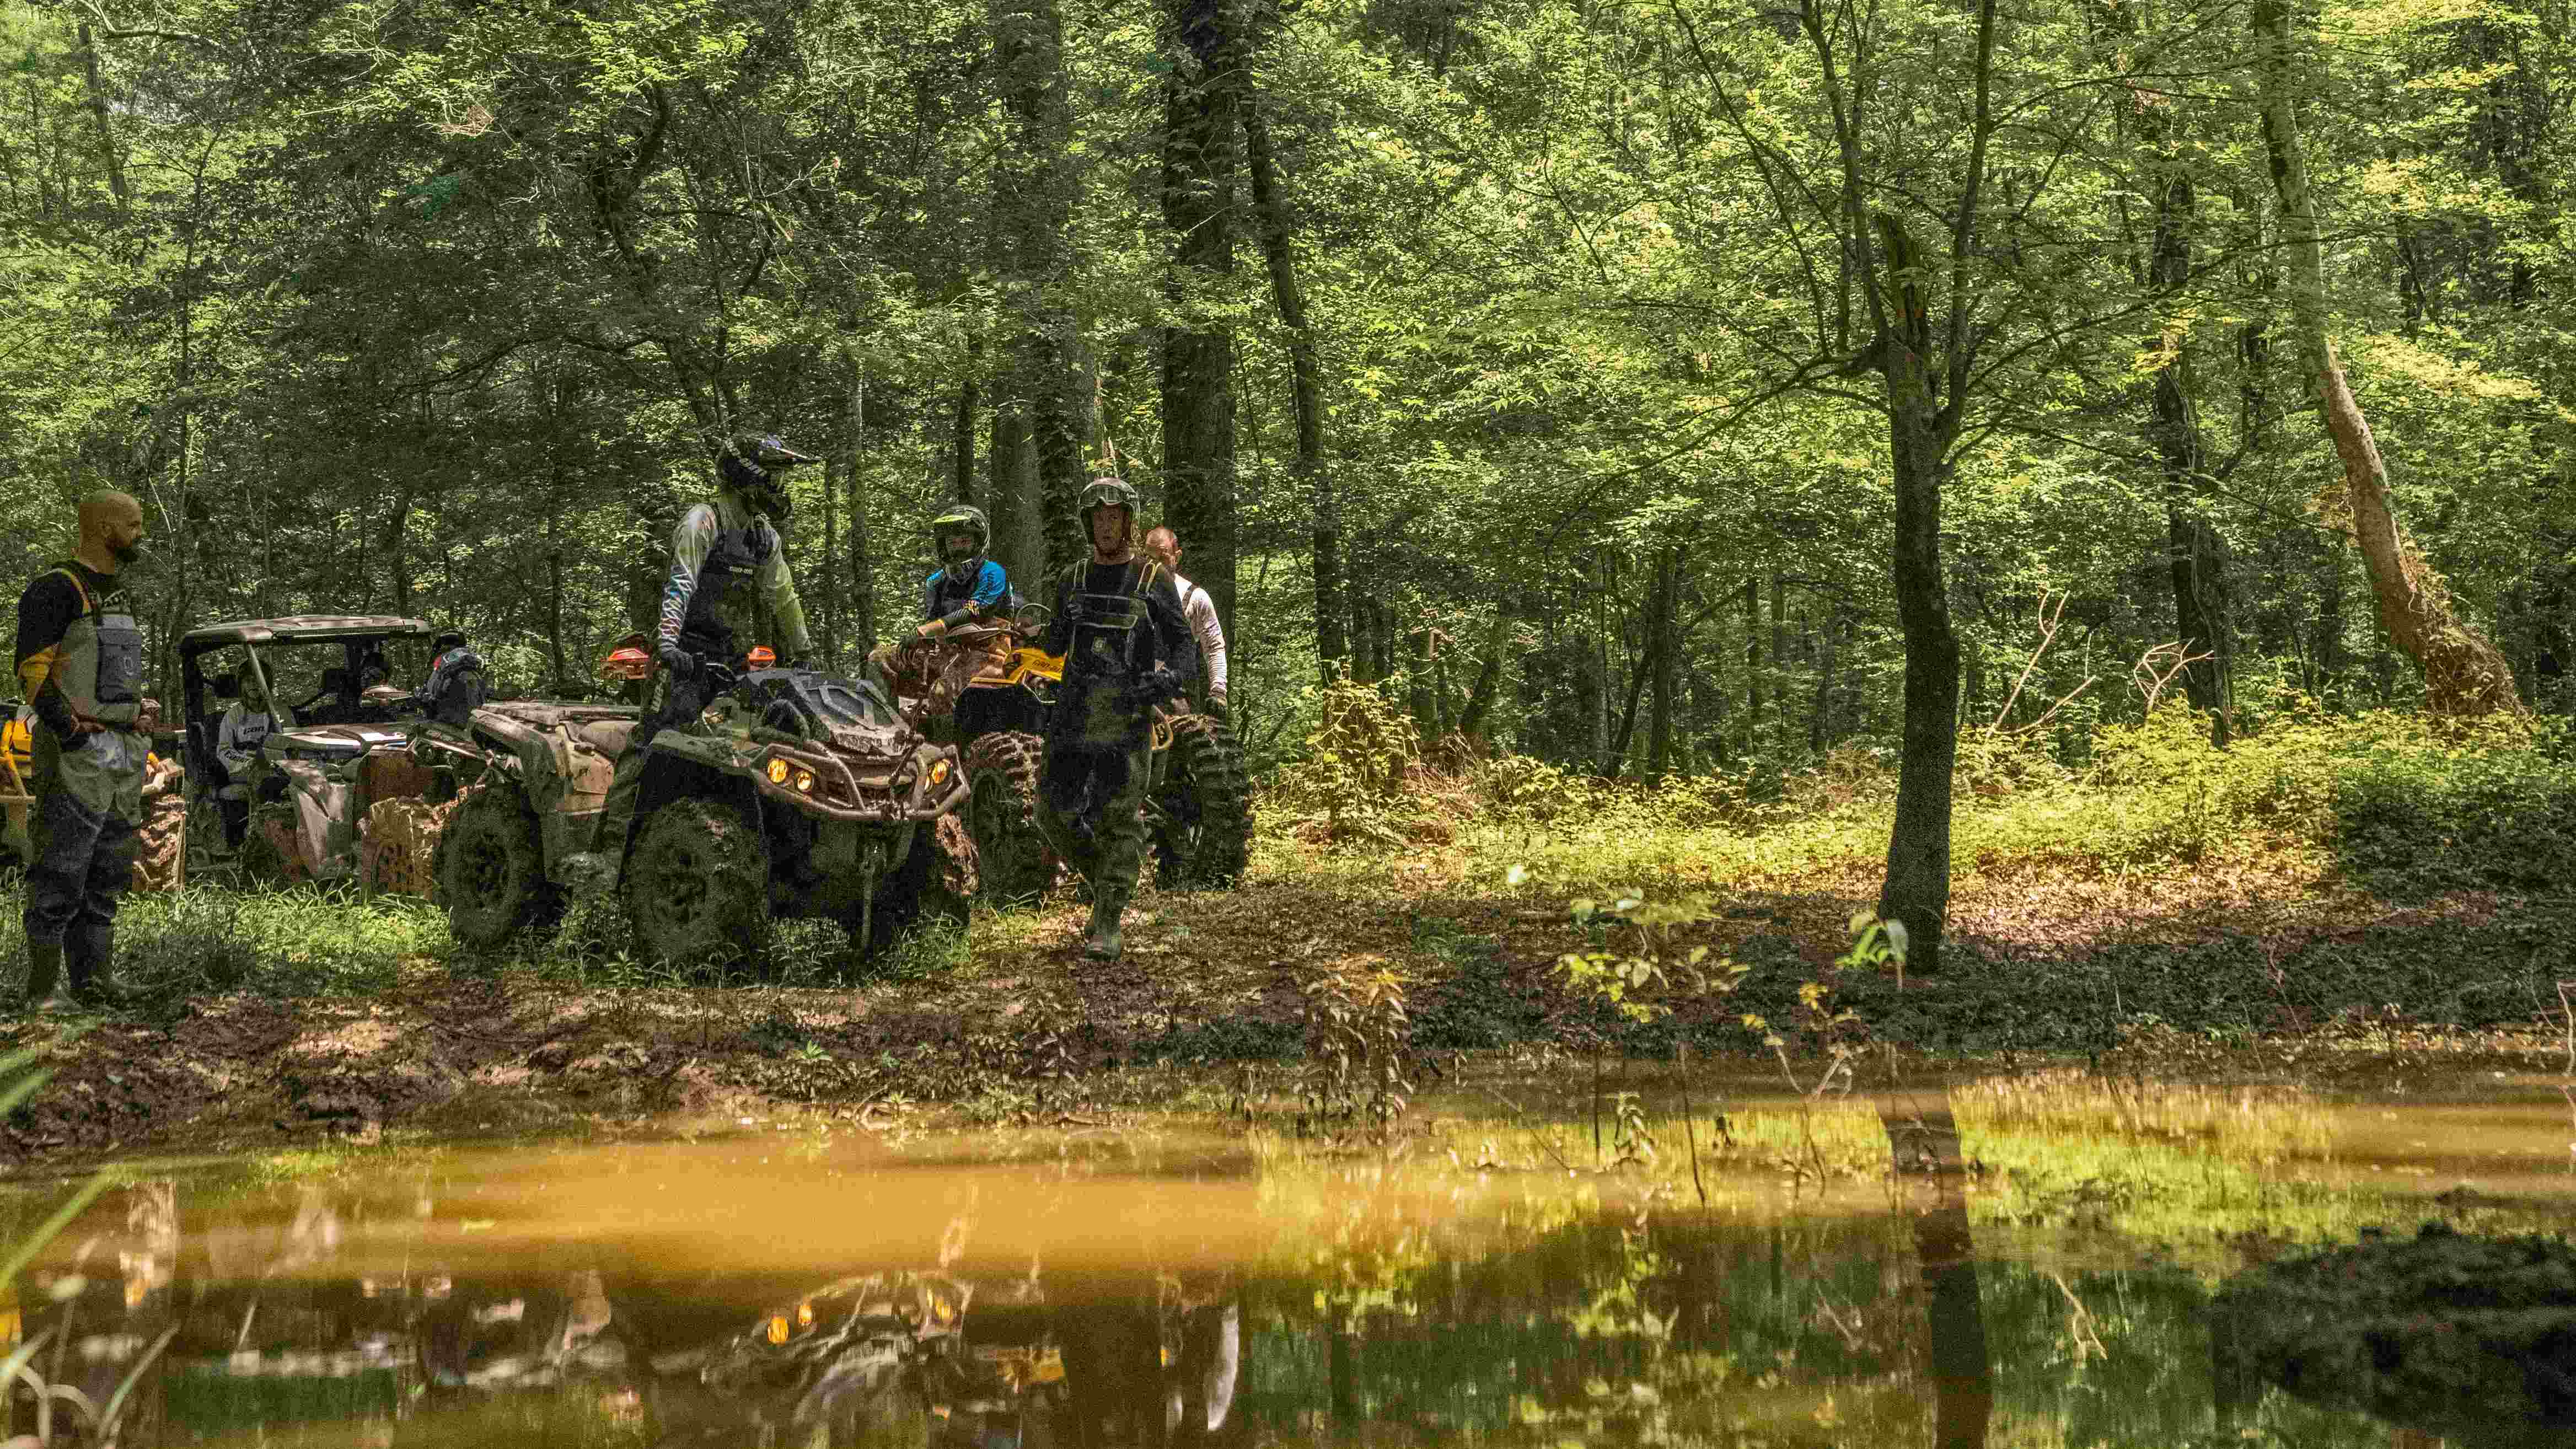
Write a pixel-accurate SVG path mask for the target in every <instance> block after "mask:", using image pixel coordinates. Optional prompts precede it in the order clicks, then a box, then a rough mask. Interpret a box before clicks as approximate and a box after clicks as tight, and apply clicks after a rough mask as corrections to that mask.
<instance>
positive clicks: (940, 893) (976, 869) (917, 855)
mask: <svg viewBox="0 0 2576 1449" xmlns="http://www.w3.org/2000/svg"><path fill="white" fill-rule="evenodd" d="M979 854H980V853H979V851H978V850H977V848H976V844H975V837H974V836H973V835H971V834H969V833H968V832H967V829H966V822H965V820H964V819H962V818H960V817H959V816H956V815H943V816H941V817H939V818H938V819H937V820H925V821H923V822H922V823H921V824H920V825H919V826H918V827H916V828H915V829H914V830H913V832H912V848H911V849H910V850H909V851H906V852H905V853H904V857H903V861H902V863H901V864H899V865H897V866H896V867H895V868H894V870H893V871H892V872H891V873H889V874H888V875H887V876H886V878H885V880H884V881H883V882H882V883H880V884H879V885H878V887H877V896H876V902H875V904H874V906H873V907H872V908H871V909H870V910H869V912H868V939H867V940H866V941H865V942H864V943H862V944H863V946H864V953H863V954H864V955H865V957H866V958H867V959H870V960H873V959H875V958H876V957H878V956H881V955H883V954H884V953H885V952H886V951H888V950H889V949H891V948H892V947H893V945H894V943H895V940H896V938H898V937H900V936H901V935H902V934H903V933H904V932H906V931H908V930H911V929H912V928H913V927H914V926H916V925H919V924H921V923H923V922H925V921H929V920H932V919H944V920H951V921H961V922H962V921H964V920H965V919H966V917H967V913H968V910H969V902H970V901H971V900H972V898H973V895H974V892H975V886H976V880H977V877H978V876H979V874H980V873H981V864H982V862H981V860H980V859H979Z"/></svg>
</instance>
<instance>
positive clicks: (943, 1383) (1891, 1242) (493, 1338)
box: [13, 1108, 2391, 1449]
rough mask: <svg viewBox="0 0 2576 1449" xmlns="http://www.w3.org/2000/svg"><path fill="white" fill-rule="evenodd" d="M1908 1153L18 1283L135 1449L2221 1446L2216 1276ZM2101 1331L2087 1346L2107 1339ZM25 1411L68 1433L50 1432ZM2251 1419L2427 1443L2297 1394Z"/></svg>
mask: <svg viewBox="0 0 2576 1449" xmlns="http://www.w3.org/2000/svg"><path fill="white" fill-rule="evenodd" d="M1882 1125H1883V1127H1884V1130H1885V1133H1886V1135H1887V1138H1888V1140H1889V1142H1890V1144H1891V1145H1892V1147H1893V1148H1894V1150H1895V1155H1896V1159H1897V1161H1898V1162H1899V1163H1900V1164H1901V1165H1906V1164H1910V1165H1911V1166H1913V1167H1914V1168H1915V1169H1916V1170H1913V1171H1909V1172H1906V1173H1904V1174H1903V1175H1902V1178H1901V1181H1902V1182H1903V1183H1904V1184H1905V1187H1904V1191H1905V1193H1906V1195H1907V1198H1906V1201H1905V1203H1904V1205H1903V1206H1904V1209H1905V1210H1904V1211H1903V1212H1902V1213H1900V1214H1896V1215H1887V1214H1883V1213H1875V1212H1866V1211H1858V1210H1855V1209H1854V1208H1853V1207H1852V1206H1851V1205H1848V1204H1846V1205H1844V1206H1841V1207H1834V1206H1830V1205H1825V1206H1819V1205H1817V1204H1814V1203H1812V1202H1811V1203H1809V1204H1807V1205H1805V1206H1804V1207H1803V1208H1800V1209H1797V1210H1795V1211H1790V1212H1786V1213H1782V1212H1778V1211H1772V1210H1767V1209H1765V1210H1755V1209H1754V1208H1752V1207H1749V1206H1748V1207H1747V1208H1746V1209H1745V1210H1744V1211H1742V1212H1740V1213H1735V1214H1732V1215H1731V1214H1730V1213H1729V1212H1728V1211H1727V1210H1723V1209H1721V1210H1720V1211H1719V1212H1717V1213H1716V1214H1713V1215H1711V1214H1702V1213H1700V1212H1698V1211H1696V1210H1695V1209H1694V1210H1692V1211H1691V1212H1690V1213H1689V1214H1688V1216H1687V1217H1686V1218H1684V1219H1683V1220H1680V1221H1676V1220H1674V1211H1675V1210H1674V1206H1673V1202H1672V1201H1671V1200H1669V1199H1667V1200H1665V1201H1663V1202H1662V1203H1660V1204H1658V1203H1656V1202H1653V1201H1648V1200H1645V1199H1642V1198H1640V1197H1638V1196H1636V1195H1633V1194H1625V1193H1623V1192H1622V1191H1621V1188H1620V1184H1622V1183H1623V1182H1625V1181H1627V1180H1626V1179H1623V1178H1620V1177H1618V1176H1616V1175H1612V1176H1607V1177H1603V1178H1601V1179H1597V1180H1595V1179H1591V1178H1588V1177H1587V1178H1578V1179H1574V1180H1568V1179H1567V1178H1565V1177H1563V1176H1562V1175H1558V1174H1541V1173H1532V1174H1526V1175H1521V1176H1513V1175H1510V1174H1502V1173H1496V1174H1491V1175H1489V1176H1487V1177H1479V1176H1478V1175H1477V1174H1473V1173H1468V1174H1463V1175H1460V1176H1457V1177H1455V1178H1454V1179H1441V1180H1438V1181H1437V1182H1436V1184H1435V1185H1432V1186H1424V1185H1422V1184H1419V1183H1416V1184H1409V1185H1408V1184H1404V1183H1398V1182H1396V1181H1395V1180H1394V1176H1400V1175H1394V1176H1390V1177H1389V1178H1388V1180H1386V1181H1380V1180H1379V1179H1378V1177H1377V1169H1376V1168H1375V1167H1374V1166H1370V1165H1349V1166H1347V1167H1344V1166H1341V1165H1332V1164H1327V1165H1325V1166H1323V1167H1321V1168H1312V1167H1309V1168H1299V1169H1296V1170H1295V1172H1302V1173H1304V1174H1305V1175H1304V1176H1302V1177H1300V1176H1296V1175H1295V1172H1292V1173H1283V1174H1278V1175H1274V1176H1273V1177H1271V1178H1267V1179H1262V1180H1259V1181H1255V1180H1252V1179H1249V1178H1245V1177H1241V1176H1227V1175H1225V1174H1220V1173H1210V1172H1206V1171H1200V1172H1197V1173H1196V1174H1192V1173H1184V1172H1177V1171H1176V1172H1171V1173H1167V1174H1165V1175H1163V1176H1146V1175H1141V1174H1140V1175H1136V1176H1131V1177H1126V1178H1112V1177H1109V1176H1105V1175H1102V1174H1100V1173H1098V1172H1096V1171H1095V1172H1091V1173H1090V1175H1089V1176H1087V1177H1086V1176H1085V1175H1084V1173H1085V1172H1086V1171H1088V1170H1086V1169H1077V1168H1072V1167H1068V1166H1066V1165H1065V1164H1063V1163H1051V1164H1049V1165H1047V1166H1045V1167H1026V1168H1011V1169H996V1168H974V1169H937V1170H925V1169H919V1168H899V1169H878V1168H858V1169H846V1170H842V1171H838V1172H835V1171H832V1170H829V1169H816V1170H812V1171H806V1170H803V1169H799V1170H798V1171H797V1172H796V1173H794V1174H789V1173H785V1172H783V1171H782V1170H780V1169H777V1168H766V1169H764V1168H763V1167H762V1164H765V1162H766V1159H759V1160H758V1161H757V1162H754V1161H752V1160H750V1159H747V1158H740V1157H726V1156H724V1155H722V1152H721V1151H718V1152H715V1153H710V1152H709V1151H708V1150H706V1149H698V1150H696V1151H694V1152H690V1153H681V1152H677V1151H673V1152H669V1153H666V1154H664V1155H662V1156H658V1157H657V1156H654V1155H652V1154H651V1153H647V1152H643V1151H640V1150H637V1149H627V1150H625V1151H622V1152H618V1153H604V1154H598V1155H596V1156H589V1157H585V1156H581V1155H567V1156H563V1157H557V1158H552V1159H545V1160H543V1161H541V1162H540V1163H537V1164H535V1165H531V1164H528V1163H513V1162H506V1161H503V1162H486V1163H480V1164H476V1165H475V1169H474V1171H473V1172H471V1173H468V1172H466V1171H464V1170H462V1169H460V1168H449V1169H446V1171H449V1172H451V1173H454V1174H455V1175H454V1176H453V1177H452V1178H440V1179H433V1178H430V1177H427V1176H424V1175H422V1174H420V1173H418V1172H414V1173H412V1174H411V1175H409V1176H407V1177H402V1178H395V1179H376V1180H362V1179H357V1178H340V1179H334V1180H332V1181H329V1182H326V1183H319V1184H301V1185H293V1186H275V1185H267V1186H252V1187H250V1188H248V1189H244V1188H241V1187H238V1186H234V1187H223V1186H220V1185H216V1184H186V1183H181V1184H173V1183H171V1182H169V1181H166V1180H164V1181H159V1182H153V1183H147V1184H144V1185H141V1186H138V1187H136V1188H132V1189H123V1190H119V1191H117V1192H113V1193H110V1194H108V1195H107V1196H105V1197H103V1198H101V1199H100V1200H99V1201H97V1202H96V1203H94V1204H92V1205H91V1207H90V1208H89V1209H88V1210H87V1211H86V1212H85V1214H84V1215H83V1216H82V1217H81V1218H80V1219H79V1220H78V1221H76V1222H75V1223H74V1224H73V1226H72V1227H71V1229H70V1230H69V1231H67V1232H65V1233H63V1234H62V1235H61V1236H60V1237H59V1238H58V1239H57V1240H56V1241H55V1243H54V1245H53V1246H52V1247H51V1248H50V1249H49V1250H48V1252H47V1253H46V1254H45V1255H44V1256H43V1257H42V1258H41V1259H40V1260H39V1261H38V1262H37V1263H36V1264H34V1265H33V1266H32V1267H31V1268H30V1269H29V1270H28V1271H27V1272H26V1273H24V1274H22V1275H21V1278H20V1281H19V1282H18V1283H17V1284H16V1285H14V1286H15V1290H16V1293H17V1302H18V1303H19V1304H21V1305H26V1308H25V1320H26V1321H25V1327H24V1331H25V1332H26V1333H28V1334H30V1335H47V1336H48V1337H47V1340H46V1347H47V1349H48V1350H49V1352H50V1353H51V1354H52V1355H53V1356H55V1357H57V1358H58V1359H59V1365H60V1373H61V1377H60V1378H59V1379H56V1378H55V1377H54V1376H53V1372H52V1371H51V1370H47V1371H46V1377H47V1382H48V1383H55V1382H59V1383H61V1384H62V1385H64V1386H66V1387H67V1388H70V1389H72V1390H74V1391H76V1392H77V1393H78V1394H80V1395H82V1396H84V1397H85V1398H86V1400H87V1401H88V1402H90V1403H91V1404H93V1405H104V1404H105V1403H106V1402H107V1400H108V1399H109V1398H110V1397H112V1396H113V1394H114V1393H115V1391H116V1388H117V1386H118V1385H119V1384H120V1383H122V1382H123V1381H124V1379H125V1378H126V1377H127V1376H128V1375H129V1374H130V1373H131V1371H132V1369H133V1367H134V1366H135V1365H138V1364H143V1363H145V1362H147V1356H148V1354H149V1351H150V1349H151V1347H152V1345H153V1344H154V1343H155V1342H156V1341H162V1342H166V1344H167V1350H166V1352H165V1353H164V1354H163V1355H162V1356H161V1357H160V1358H159V1359H158V1360H157V1362H152V1364H151V1371H150V1372H149V1373H147V1374H145V1375H144V1376H143V1377H142V1378H141V1379H140V1381H139V1383H138V1386H137V1387H136V1388H134V1389H133V1391H132V1392H131V1393H130V1394H129V1395H128V1397H127V1399H126V1400H125V1405H126V1407H125V1408H124V1410H123V1411H122V1412H123V1414H124V1416H125V1422H124V1425H123V1428H124V1433H123V1435H122V1437H121V1438H120V1440H119V1442H122V1443H125V1444H129V1445H135V1446H143V1445H156V1444H196V1443H221V1444H245V1445H246V1444H252V1443H259V1444H265V1445H286V1444H312V1445H355V1444H365V1445H370V1446H392V1445H400V1446H415V1445H446V1444H456V1445H465V1444H477V1445H485V1444H515V1443H539V1442H543V1443H552V1444H562V1445H598V1446H606V1445H611V1444H616V1445H669V1446H682V1445H709V1446H712V1445H719V1444H721V1445H727V1446H738V1445H758V1444H797V1445H809V1444H810V1445H842V1444H905V1445H912V1446H921V1449H933V1446H936V1449H948V1446H956V1449H966V1446H974V1449H1020V1446H1027V1449H1051V1446H1059V1445H1061V1446H1110V1445H1136V1446H1163V1445H1181V1444H1196V1443H1220V1444H1240V1445H1268V1444H1275V1443H1282V1442H1289V1441H1311V1440H1318V1439H1332V1438H1337V1437H1342V1436H1344V1435H1358V1436H1362V1437H1365V1438H1367V1439H1368V1440H1370V1441H1372V1442H1374V1441H1378V1440H1384V1439H1395V1440H1401V1441H1403V1442H1407V1443H1425V1444H1434V1443H1452V1442H1466V1441H1476V1442H1495V1443H1527V1444H1533V1445H1541V1444H1543V1445H1555V1444H1558V1443H1561V1442H1565V1441H1569V1440H1578V1441H1584V1442H1632V1443H1649V1442H1652V1443H1677V1444H1693V1443H1712V1444H1748V1443H1771V1444H1796V1445H1817V1446H1822V1445H1828V1444H1867V1445H1872V1446H1877V1445H1895V1446H1915V1445H1924V1446H1941V1449H1949V1446H1962V1449H1964V1446H1978V1445H1983V1444H1985V1443H1988V1442H1997V1443H2025V1444H2034V1445H2051V1444H2068V1445H2087V1446H2090V1445H2139V1446H2147V1445H2156V1446H2163V1445H2170V1444H2175V1443H2180V1442H2185V1441H2193V1440H2200V1439H2205V1438H2207V1437H2208V1436H2210V1435H2211V1434H2212V1433H2213V1432H2214V1430H2215V1429H2216V1427H2217V1425H2216V1424H2215V1423H2214V1421H2213V1419H2212V1417H2211V1413H2210V1405H2211V1398H2210V1392H2211V1382H2210V1378H2209V1374H2208V1364H2209V1359H2208V1355H2207V1352H2206V1349H2205V1347H2204V1343H2203V1340H2202V1339H2201V1338H2200V1336H2199V1334H2200V1329H2199V1326H2198V1325H2199V1315H2200V1309H2201V1304H2202V1297H2203V1295H2202V1292H2201V1289H2200V1288H2199V1286H2198V1285H2197V1283H2196V1282H2195V1281H2193V1280H2190V1279H2188V1278H2187V1277H2184V1276H2182V1275H2179V1274H2172V1273H2164V1274H2157V1273H2144V1272H2135V1271H2117V1272H2110V1271H2106V1272H2096V1273H2086V1272H2082V1271H2080V1270H2067V1271H2065V1272H2064V1273H2063V1274H2062V1276H2061V1275H2060V1274H2056V1273H2051V1272H2042V1271H2038V1270H2035V1269H2032V1268H2029V1267H2025V1266H2023V1265H2020V1264H2018V1263H2015V1262H2012V1261H2008V1260H2005V1259H2002V1258H1999V1257H1998V1256H1997V1255H1996V1253H1995V1252H1994V1250H1993V1249H1992V1247H1991V1246H1990V1247H1989V1251H1988V1255H1987V1257H1986V1260H1985V1261H1984V1262H1983V1263H1980V1262H1978V1261H1977V1259H1976V1257H1975V1255H1974V1253H1973V1251H1972V1244H1971V1240H1970V1235H1969V1226H1968V1207H1969V1197H1968V1193H1967V1185H1966V1179H1965V1177H1964V1175H1963V1173H1962V1172H1961V1170H1960V1152H1959V1144H1958V1134H1957V1131H1956V1128H1955V1126H1954V1125H1953V1124H1952V1122H1951V1119H1950V1117H1949V1115H1948V1113H1947V1111H1946V1110H1941V1109H1930V1110H1925V1111H1922V1112H1919V1113H1918V1112H1914V1111H1911V1110H1906V1109H1902V1108H1899V1109H1896V1110H1891V1111H1889V1112H1887V1113H1885V1114H1884V1115H1883V1117H1882ZM726 1150H733V1151H739V1150H740V1149H726ZM1926 1169H1929V1170H1926ZM762 1170H766V1171H767V1172H769V1173H770V1174H771V1175H770V1176H769V1177H766V1178H764V1177H761V1176H759V1175H758V1173H759V1172H760V1171H762ZM1748 1201H1749V1200H1748ZM729 1214H738V1215H734V1216H729ZM1918 1283H1919V1284H1921V1285H1922V1288H1921V1289H1918V1288H1917V1286H1916V1285H1917V1284H1918ZM2070 1304H2071V1305H2073V1310H2074V1312H2075V1313H2076V1314H2077V1315H2079V1316H2080V1317H2081V1319H2082V1321H2083V1322H2085V1323H2086V1324H2089V1327H2088V1328H2086V1330H2085V1332H2086V1333H2087V1334H2089V1335H2091V1338H2090V1340H2089V1345H2090V1346H2084V1345H2081V1344H2079V1345H2074V1346H2072V1348H2071V1347H2070V1340H2069V1332H2068V1322H2069V1318H2068V1314H2069V1306H2070ZM1927 1328H1928V1351H1926V1350H1925V1348H1924V1344H1925V1343H1926V1340H1927V1333H1926V1330H1927ZM40 1367H41V1365H40ZM14 1399H15V1403H14V1405H13V1412H14V1413H15V1415H16V1419H15V1428H16V1430H17V1431H19V1432H33V1431H34V1430H35V1429H36V1427H37V1426H36V1423H35V1421H34V1418H33V1415H34V1411H35V1409H36V1407H37V1405H36V1401H35V1400H34V1398H33V1396H32V1395H31V1394H30V1393H29V1392H28V1391H27V1389H26V1388H25V1387H24V1386H23V1385H21V1386H20V1387H19V1388H18V1389H17V1390H16V1392H15V1394H14ZM52 1402H53V1403H55V1404H56V1405H57V1406H58V1407H59V1406H61V1405H67V1404H70V1403H71V1402H73V1401H72V1400H70V1399H69V1398H60V1399H56V1400H53V1401H52ZM1927 1403H1928V1405H1929V1406H1930V1408H1931V1412H1930V1413H1928V1414H1927V1413H1926V1412H1925V1408H1926V1405H1927ZM62 1412H64V1413H72V1414H77V1413H78V1410H76V1409H63V1410H62ZM56 1426H57V1427H59V1424H57V1425H56ZM2236 1427H2238V1428H2241V1429H2243V1430H2245V1431H2248V1432H2250V1433H2251V1434H2252V1435H2253V1437H2254V1438H2255V1440H2256V1441H2257V1442H2272V1443H2281V1444H2290V1443H2296V1444H2303V1445H2304V1444H2319V1445H2356V1446H2360V1445H2385V1444H2388V1443H2390V1442H2391V1441H2390V1439H2389V1436H2388V1434H2387V1432H2386V1431H2384V1430H2380V1429H2377V1428H2375V1427H2373V1426H2371V1425H2369V1424H2368V1423H2367V1422H2366V1421H2362V1420H2359V1419H2358V1418H2355V1417H2352V1416H2341V1417H2338V1416H2334V1415H2330V1414H2325V1413H2323V1412H2321V1411H2313V1410H2308V1409H2305V1408H2303V1407H2301V1406H2298V1405H2296V1404H2295V1403H2291V1402H2288V1401H2286V1400H2284V1399H2281V1398H2279V1397H2278V1396H2273V1397H2267V1398H2264V1399H2262V1400H2261V1401H2260V1402H2258V1403H2257V1404H2255V1405H2254V1406H2252V1407H2251V1408H2250V1409H2249V1410H2248V1412H2247V1414H2246V1415H2244V1416H2242V1418H2241V1420H2240V1423H2239V1425H2238V1426H2236ZM2232 1437H2233V1436H2232V1434H2231V1441H2232Z"/></svg>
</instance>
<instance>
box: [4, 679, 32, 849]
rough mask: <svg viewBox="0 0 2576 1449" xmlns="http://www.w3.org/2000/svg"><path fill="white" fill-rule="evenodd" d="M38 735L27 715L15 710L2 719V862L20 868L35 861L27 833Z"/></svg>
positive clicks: (30, 839)
mask: <svg viewBox="0 0 2576 1449" xmlns="http://www.w3.org/2000/svg"><path fill="white" fill-rule="evenodd" d="M35 754H36V737H35V735H34V734H33V733H31V732H30V731H29V729H28V722H27V720H26V718H25V717H24V716H23V715H22V714H20V712H19V711H17V710H15V709H12V710H10V711H9V717H8V718H7V719H6V720H0V865H14V866H16V867H17V868H18V869H20V870H25V869H26V868H27V867H29V866H31V865H34V864H35V863H36V842H35V839H34V837H32V836H30V835H29V834H28V833H27V812H28V811H29V810H30V809H32V808H34V806H35V803H36V796H35V787H34V785H33V784H32V783H31V782H30V778H29V777H30V776H31V775H32V774H33V772H34V769H35V764H34V760H35Z"/></svg>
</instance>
